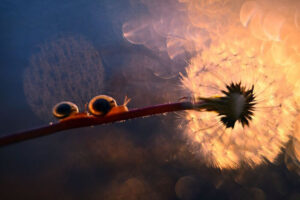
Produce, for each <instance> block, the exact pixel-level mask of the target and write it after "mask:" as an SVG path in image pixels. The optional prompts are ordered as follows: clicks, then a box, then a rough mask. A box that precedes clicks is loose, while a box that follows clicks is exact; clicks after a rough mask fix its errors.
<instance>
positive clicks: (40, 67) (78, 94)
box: [24, 36, 104, 121]
mask: <svg viewBox="0 0 300 200" xmlns="http://www.w3.org/2000/svg"><path fill="white" fill-rule="evenodd" d="M103 79H104V68H103V66H102V62H101V57H100V54H99V53H98V51H97V50H96V49H95V48H94V47H93V45H91V44H90V43H89V42H88V41H87V40H86V39H84V38H83V37H74V36H65V37H59V38H56V39H54V40H51V41H49V42H45V43H44V44H42V45H41V46H40V48H39V50H38V51H37V53H35V54H34V55H32V57H31V59H30V66H29V67H28V68H27V69H26V71H25V73H24V92H25V95H26V97H27V101H28V103H29V105H30V106H31V108H32V110H33V112H35V113H36V114H37V115H38V116H39V117H40V118H41V119H44V120H46V121H49V120H51V119H52V114H51V110H52V108H53V106H54V105H55V104H57V103H58V102H60V101H71V102H73V103H75V104H77V105H78V107H79V109H80V110H81V111H82V110H84V109H85V104H86V103H88V101H89V100H90V99H91V98H92V97H93V96H95V95H97V94H101V93H102V92H103V89H104V82H103Z"/></svg>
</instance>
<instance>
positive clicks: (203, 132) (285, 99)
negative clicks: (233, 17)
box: [182, 48, 296, 169]
mask: <svg viewBox="0 0 300 200" xmlns="http://www.w3.org/2000/svg"><path fill="white" fill-rule="evenodd" d="M211 49H213V48H211ZM186 72H187V73H186V75H185V76H182V83H183V86H184V88H185V89H187V90H189V92H190V93H191V94H192V95H193V98H194V99H198V100H199V99H200V100H202V101H204V102H205V103H206V104H207V106H205V109H204V110H206V111H214V112H196V111H193V110H192V111H188V112H186V116H185V120H187V121H188V123H187V125H186V127H185V130H184V131H185V133H186V135H187V136H188V138H189V141H190V142H191V144H192V145H193V146H194V147H195V148H193V149H194V150H193V151H195V152H194V153H197V155H200V157H201V159H203V160H204V161H205V163H206V164H207V165H208V166H214V167H218V168H222V169H224V168H238V167H240V166H241V165H248V166H251V167H252V166H255V165H258V164H261V163H263V162H264V161H266V160H267V161H270V162H274V161H275V159H276V157H277V155H278V154H279V153H280V152H281V150H282V147H283V146H284V145H285V144H286V143H287V142H288V140H289V136H290V135H291V133H292V127H293V121H294V119H295V114H296V111H295V109H294V108H295V106H294V104H293V99H292V97H293V95H292V91H291V90H289V87H288V85H287V83H286V80H285V76H284V75H282V73H280V71H279V69H276V68H274V67H273V68H272V67H269V66H265V65H264V64H263V62H259V59H257V58H253V57H248V56H246V55H243V54H241V53H236V52H235V53H232V52H230V51H227V50H226V48H224V49H223V50H222V51H218V52H213V51H212V50H210V49H208V50H206V51H203V52H202V54H201V55H198V56H196V57H194V58H193V59H192V60H191V62H190V65H189V66H188V68H187V69H186ZM212 96H214V97H213V98H211V97H212Z"/></svg>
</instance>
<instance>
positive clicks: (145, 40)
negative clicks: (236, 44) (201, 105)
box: [0, 0, 300, 200]
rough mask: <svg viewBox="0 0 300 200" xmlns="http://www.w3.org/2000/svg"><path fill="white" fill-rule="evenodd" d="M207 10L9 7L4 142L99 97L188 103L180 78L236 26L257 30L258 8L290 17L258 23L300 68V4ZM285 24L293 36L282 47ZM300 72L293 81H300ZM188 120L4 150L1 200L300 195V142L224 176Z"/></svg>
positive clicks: (85, 1) (171, 0) (171, 1)
mask: <svg viewBox="0 0 300 200" xmlns="http://www.w3.org/2000/svg"><path fill="white" fill-rule="evenodd" d="M199 2H200V1H187V0H181V1H177V0H167V1H158V0H155V1H150V0H148V1H147V0H101V1H100V0H98V1H95V0H73V1H68V0H63V1H62V0H60V1H58V0H52V1H50V0H42V1H41V0H27V1H21V0H2V1H1V2H0V16H1V17H0V22H1V23H0V26H1V31H0V42H1V46H0V65H1V67H0V76H1V78H0V91H1V98H0V103H1V105H2V106H1V115H0V122H1V123H0V136H2V135H5V134H9V133H12V132H15V131H19V130H25V129H29V128H32V127H36V126H41V125H45V124H47V123H49V122H53V121H55V119H54V118H53V117H52V113H51V112H52V111H51V110H52V106H53V105H54V104H56V103H57V102H59V101H63V100H68V101H72V102H74V103H76V104H77V105H78V106H79V108H80V110H84V105H85V104H86V103H88V101H89V100H90V99H91V98H92V97H93V96H96V95H98V94H107V95H110V96H112V97H114V98H115V99H116V100H117V102H118V104H122V103H123V101H124V98H125V96H128V97H129V98H131V102H130V103H129V105H128V107H129V108H135V107H143V106H147V105H152V104H158V103H167V102H173V101H177V100H178V99H180V98H181V97H184V96H186V95H187V93H186V92H185V91H184V90H183V89H182V87H181V86H180V85H181V82H180V76H179V73H185V67H186V66H187V63H188V60H189V59H190V58H191V57H192V56H193V55H195V54H197V53H198V52H201V51H202V50H203V48H204V47H208V46H210V44H211V43H212V41H216V40H217V39H216V38H218V36H219V35H220V34H221V33H223V32H224V33H225V32H226V33H230V31H228V30H227V29H230V27H231V28H232V27H234V29H231V30H235V31H233V32H234V33H237V32H239V31H238V30H241V29H237V27H239V26H242V25H244V26H248V24H251V23H250V22H251V20H252V21H255V17H253V16H255V15H254V14H253V13H255V12H258V11H257V10H259V12H258V13H259V14H260V15H263V14H261V13H264V12H269V10H271V11H272V12H271V14H273V15H271V14H268V15H267V14H266V16H267V17H266V19H272V20H273V19H274V18H275V17H272V16H279V14H278V13H280V14H281V15H280V17H277V18H275V20H273V21H275V22H276V23H275V22H274V23H273V21H272V20H270V21H271V22H272V23H273V24H272V23H271V22H270V23H266V25H265V27H267V28H265V29H267V31H266V32H267V33H268V34H266V35H263V34H261V33H260V32H259V30H260V29H259V27H258V25H255V23H254V22H253V23H252V25H251V26H250V29H251V30H250V32H251V33H253V32H254V33H255V34H254V36H253V37H255V38H256V40H262V41H264V42H266V41H267V40H272V41H277V42H276V44H275V46H272V48H271V49H272V53H273V54H272V56H274V55H275V57H276V58H278V56H277V55H278V52H281V53H282V54H285V55H286V54H287V55H292V56H290V57H289V59H286V57H284V59H279V58H278V59H279V60H275V61H274V62H280V63H282V60H285V61H286V63H285V65H288V64H290V63H291V62H295V63H297V62H298V61H299V59H298V58H299V57H298V55H300V54H299V52H300V48H298V46H295V47H293V49H292V50H293V51H288V50H290V49H286V48H285V47H286V46H290V45H289V44H294V43H297V41H298V40H300V39H299V36H297V34H298V33H299V30H300V7H299V4H297V2H296V1H278V2H277V1H276V2H277V3H278V4H276V5H274V7H273V8H271V7H270V4H269V2H268V1H264V4H261V7H257V6H258V5H256V4H255V1H251V2H250V3H249V2H248V1H240V0H235V1H225V0H224V1H201V3H199ZM205 2H209V3H205ZM196 5H197V6H196ZM277 5H278V7H276V6H277ZM282 5H287V6H285V8H286V7H287V8H288V9H290V7H293V8H295V9H296V10H293V12H288V11H289V10H284V9H281V8H282ZM275 8H276V9H275ZM277 8H280V9H277ZM298 8H299V9H298ZM194 9H199V10H198V11H195V10H194ZM297 9H298V10H297ZM265 10H267V11H265ZM212 11H213V12H212ZM195 13H196V14H195ZM197 13H201V14H203V15H201V16H199V15H198V14H197ZM291 13H292V14H291ZM290 15H291V16H290ZM212 16H213V17H212ZM215 16H217V17H215ZM224 16H226V17H224ZM263 16H264V15H263ZM270 16H271V17H270ZM290 18H292V21H293V23H294V24H293V25H290V23H289V20H290ZM225 19H226V20H225ZM231 19H236V20H231ZM284 22H286V23H284ZM278 23H279V24H280V26H279V25H278ZM191 24H192V25H191ZM237 24H239V25H237ZM270 24H271V25H270ZM284 24H288V25H287V27H288V28H287V30H285V31H289V32H290V33H291V32H292V33H294V34H291V35H289V37H288V39H285V40H284V41H285V43H284V44H281V43H279V42H278V41H279V39H280V38H279V32H280V30H281V28H282V27H284V26H283V25H284ZM268 27H275V28H268ZM276 27H277V28H276ZM216 30H218V31H216ZM291 30H292V31H291ZM266 32H265V33H266ZM258 33H259V34H258ZM231 34H232V33H231ZM238 36H239V35H238ZM264 37H265V38H264ZM290 38H293V40H291V39H290ZM289 39H290V40H289ZM299 44H300V43H299ZM245 45H247V44H245ZM254 51H255V50H254ZM286 52H288V53H286ZM291 52H292V53H291ZM265 60H267V58H265ZM268 62H269V61H268ZM295 66H296V65H295ZM297 69H298V68H297ZM295 70H296V69H293V70H292V71H293V72H294V73H290V71H289V70H288V71H287V72H285V73H288V74H290V75H291V79H292V80H296V79H297V78H298V75H297V71H295ZM295 73H296V75H293V74H295ZM298 86H299V85H298ZM298 86H297V85H296V84H295V88H296V89H295V90H297V89H298V88H299V87H300V86H299V87H298ZM297 97H298V96H297ZM182 123H184V122H183V120H182V115H181V114H180V113H172V114H167V115H163V116H154V117H149V118H143V119H135V120H130V121H127V122H125V123H116V124H109V125H105V126H95V127H89V128H80V129H76V130H69V131H64V132H60V133H57V134H54V135H51V136H46V137H42V138H37V139H34V140H30V141H26V142H23V143H19V144H15V145H11V146H7V147H3V148H1V149H0V199H3V200H4V199H5V200H6V199H111V200H115V199H127V200H135V199H174V200H175V199H183V200H191V199H257V200H263V199H289V200H297V199H300V190H299V188H300V176H299V175H300V164H299V160H298V159H299V158H300V153H299V152H300V150H299V146H300V143H299V141H298V140H294V141H293V139H291V142H290V143H289V144H288V145H287V148H285V149H284V150H283V152H282V153H281V154H280V155H279V156H278V158H277V161H276V162H275V163H268V162H266V164H264V165H261V166H258V167H256V168H253V169H250V168H246V167H245V168H241V169H238V170H220V169H214V168H210V167H207V166H206V165H205V164H204V163H203V162H202V161H201V159H199V157H197V156H196V155H194V154H193V153H192V152H191V150H190V147H189V145H188V143H187V141H186V137H185V135H184V134H182V129H181V128H180V127H181V125H182ZM295 129H296V130H298V127H296V128H295ZM297 145H298V146H297Z"/></svg>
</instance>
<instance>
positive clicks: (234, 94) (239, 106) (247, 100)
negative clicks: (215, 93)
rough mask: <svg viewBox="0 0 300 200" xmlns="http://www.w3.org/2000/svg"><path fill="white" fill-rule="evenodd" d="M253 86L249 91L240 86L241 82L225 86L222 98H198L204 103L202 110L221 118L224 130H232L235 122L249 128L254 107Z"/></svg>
mask: <svg viewBox="0 0 300 200" xmlns="http://www.w3.org/2000/svg"><path fill="white" fill-rule="evenodd" d="M253 90H254V85H252V87H251V88H250V89H247V88H246V87H244V86H242V84H241V82H239V83H231V84H229V85H226V90H222V93H223V94H224V96H222V97H214V98H199V100H201V101H203V102H204V109H205V110H207V111H215V112H217V113H218V115H219V116H221V121H222V123H223V124H224V125H225V126H226V128H234V125H235V123H236V121H239V122H240V123H241V124H242V126H245V125H246V126H249V121H251V119H252V116H253V111H254V106H255V96H254V92H253Z"/></svg>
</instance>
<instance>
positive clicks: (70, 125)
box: [0, 101, 201, 147]
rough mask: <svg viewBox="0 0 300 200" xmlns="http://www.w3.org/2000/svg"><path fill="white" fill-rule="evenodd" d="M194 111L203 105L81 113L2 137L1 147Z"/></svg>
mask: <svg viewBox="0 0 300 200" xmlns="http://www.w3.org/2000/svg"><path fill="white" fill-rule="evenodd" d="M192 109H201V103H197V104H194V103H192V102H189V101H186V102H178V103H169V104H161V105H155V106H150V107H145V108H138V109H132V110H129V111H127V112H122V113H117V114H113V115H109V116H93V115H87V114H85V113H81V114H79V115H78V116H77V117H69V118H67V119H63V120H61V121H59V122H57V123H54V124H50V125H48V126H43V127H39V128H35V129H31V130H27V131H22V132H19V133H14V134H9V135H6V136H3V137H0V147H1V146H5V145H9V144H13V143H17V142H21V141H25V140H29V139H33V138H37V137H41V136H45V135H50V134H53V133H55V132H59V131H63V130H68V129H74V128H79V127H86V126H93V125H100V124H107V123H113V122H117V121H124V120H128V119H133V118H138V117H146V116H151V115H156V114H163V113H167V112H175V111H182V110H192Z"/></svg>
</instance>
